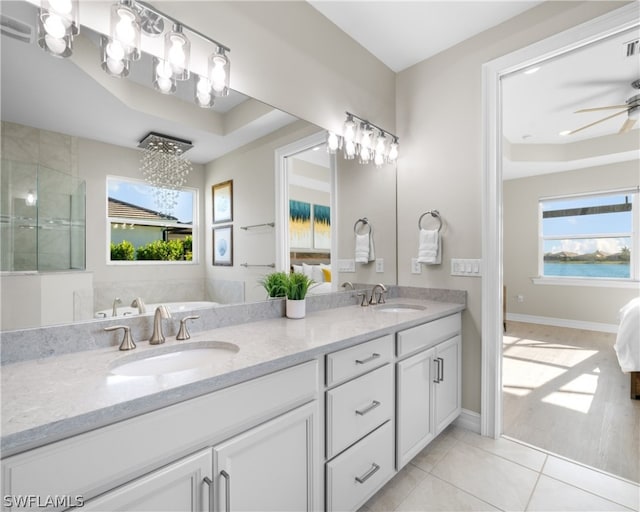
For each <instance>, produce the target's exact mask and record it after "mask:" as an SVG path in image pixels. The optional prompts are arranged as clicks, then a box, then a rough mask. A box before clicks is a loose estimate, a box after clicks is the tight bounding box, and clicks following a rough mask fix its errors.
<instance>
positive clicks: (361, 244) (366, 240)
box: [356, 233, 371, 263]
mask: <svg viewBox="0 0 640 512" xmlns="http://www.w3.org/2000/svg"><path fill="white" fill-rule="evenodd" d="M370 245H371V240H370V237H369V233H366V234H364V235H359V234H357V233H356V263H369V252H370V251H369V248H370Z"/></svg>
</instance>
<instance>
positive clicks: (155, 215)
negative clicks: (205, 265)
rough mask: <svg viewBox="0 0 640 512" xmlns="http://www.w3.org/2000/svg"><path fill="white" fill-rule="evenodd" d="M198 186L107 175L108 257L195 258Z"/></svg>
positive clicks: (189, 259) (135, 258)
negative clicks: (156, 184) (165, 185)
mask: <svg viewBox="0 0 640 512" xmlns="http://www.w3.org/2000/svg"><path fill="white" fill-rule="evenodd" d="M197 198H198V193H197V190H195V189H188V188H182V189H180V190H168V189H158V188H156V187H153V186H151V185H149V184H148V183H145V182H144V181H139V180H133V179H129V178H119V177H112V176H110V177H108V178H107V212H108V213H107V222H108V223H109V226H110V229H109V251H108V256H107V260H108V261H110V262H115V261H117V262H122V261H143V260H146V261H148V260H151V261H156V262H157V261H174V262H175V261H183V262H193V261H194V256H193V255H194V254H197V252H196V251H195V247H196V240H195V232H196V231H197V230H194V226H195V223H194V220H195V219H196V204H197Z"/></svg>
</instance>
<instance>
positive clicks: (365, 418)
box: [327, 364, 393, 458]
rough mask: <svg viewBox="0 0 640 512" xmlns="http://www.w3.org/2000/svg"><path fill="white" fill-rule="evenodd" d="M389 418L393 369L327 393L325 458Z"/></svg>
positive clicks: (358, 379)
mask: <svg viewBox="0 0 640 512" xmlns="http://www.w3.org/2000/svg"><path fill="white" fill-rule="evenodd" d="M392 414H393V366H392V365H390V364H387V365H385V366H383V367H382V368H378V369H377V370H374V371H372V372H370V373H367V374H365V375H362V376H361V377H358V378H357V379H354V380H352V381H349V382H347V383H345V384H342V385H341V386H338V387H337V388H334V389H332V390H330V391H327V458H331V457H333V456H335V455H337V454H338V453H340V452H341V451H342V450H344V449H345V448H347V447H348V446H349V445H351V444H353V443H355V442H356V441H357V440H358V439H360V438H361V437H362V436H364V435H365V434H368V433H369V432H371V431H372V430H374V429H375V428H376V427H378V426H379V425H382V423H384V422H385V421H387V420H388V419H391V417H392Z"/></svg>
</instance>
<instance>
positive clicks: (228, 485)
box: [220, 469, 231, 512]
mask: <svg viewBox="0 0 640 512" xmlns="http://www.w3.org/2000/svg"><path fill="white" fill-rule="evenodd" d="M220 475H222V477H223V478H224V480H225V481H224V494H225V496H224V510H225V512H231V476H230V475H229V473H227V472H226V471H225V470H224V469H223V470H222V471H220Z"/></svg>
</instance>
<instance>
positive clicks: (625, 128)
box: [618, 119, 636, 133]
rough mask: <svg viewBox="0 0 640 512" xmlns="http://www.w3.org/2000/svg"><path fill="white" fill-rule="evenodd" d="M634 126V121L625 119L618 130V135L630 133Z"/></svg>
mask: <svg viewBox="0 0 640 512" xmlns="http://www.w3.org/2000/svg"><path fill="white" fill-rule="evenodd" d="M634 124H636V119H627V120H626V121H625V122H624V124H623V125H622V128H620V131H619V132H618V133H627V132H630V131H631V128H633V125H634Z"/></svg>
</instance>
